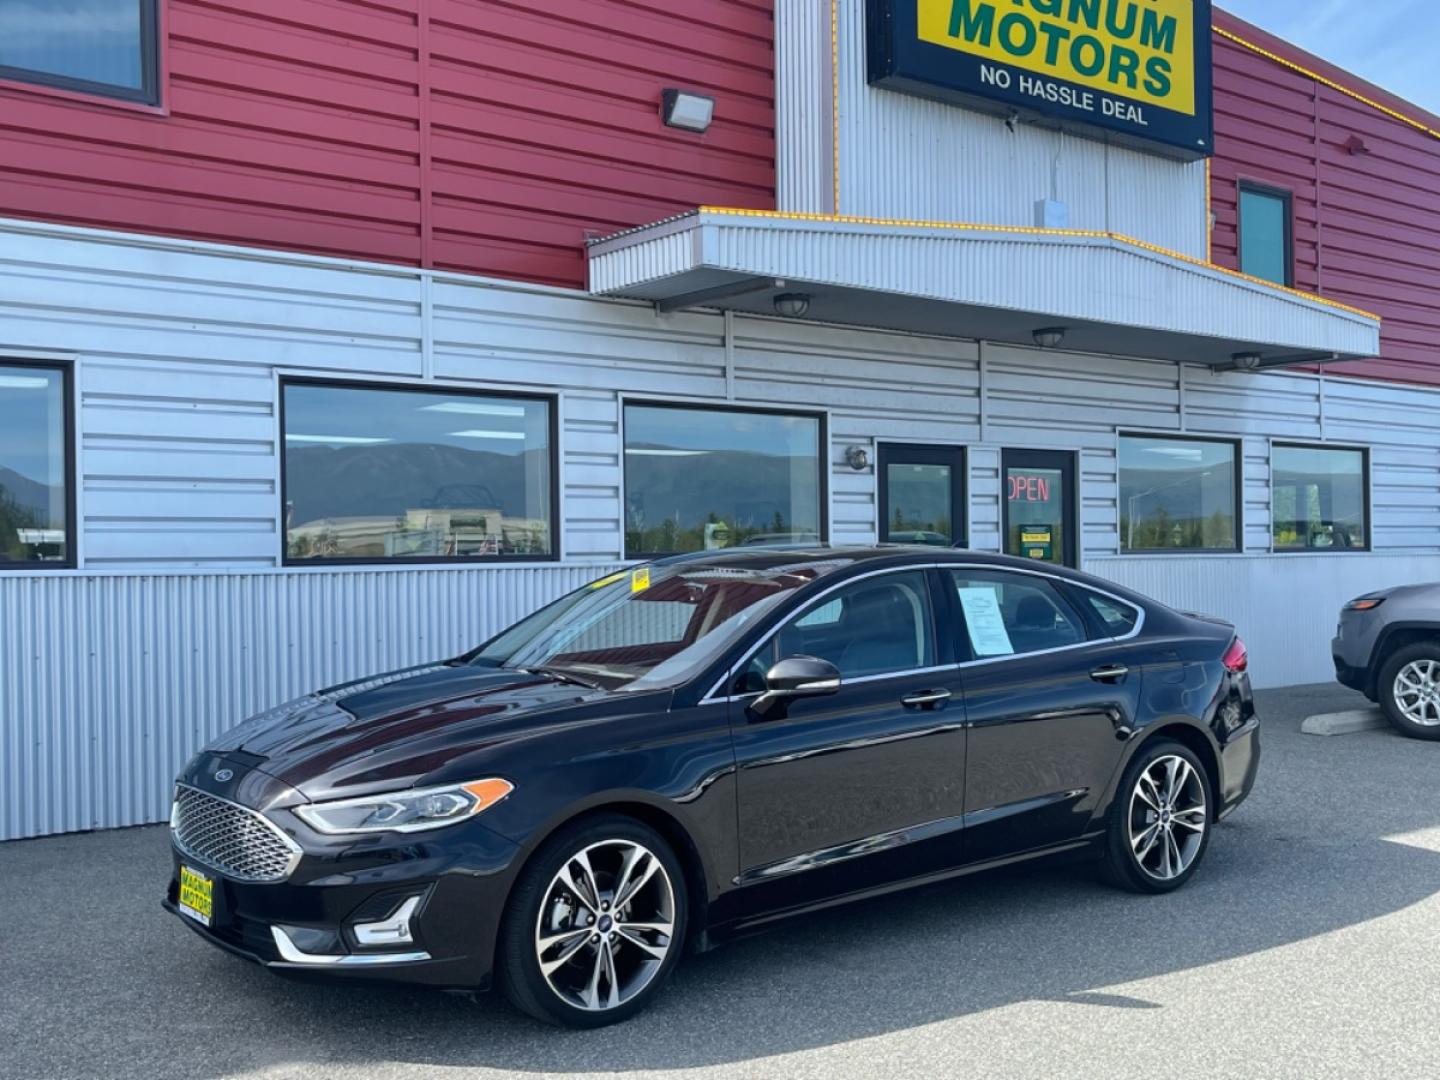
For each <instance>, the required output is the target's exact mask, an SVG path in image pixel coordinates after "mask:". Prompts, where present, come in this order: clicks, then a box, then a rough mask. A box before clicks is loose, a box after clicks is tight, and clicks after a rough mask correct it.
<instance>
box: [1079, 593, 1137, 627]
mask: <svg viewBox="0 0 1440 1080" xmlns="http://www.w3.org/2000/svg"><path fill="white" fill-rule="evenodd" d="M1078 591H1079V593H1080V596H1081V597H1082V599H1083V602H1084V603H1086V604H1088V605H1089V606H1090V610H1091V611H1093V612H1095V614H1096V616H1097V617H1098V618H1099V619H1100V622H1101V624H1102V625H1103V626H1104V627H1105V631H1106V633H1108V634H1109V635H1110V636H1111V637H1124V636H1125V635H1126V634H1129V633H1132V632H1133V631H1134V629H1135V627H1136V626H1137V625H1139V622H1140V611H1139V609H1138V608H1134V607H1132V606H1131V605H1129V604H1127V603H1125V602H1123V601H1121V600H1112V599H1110V598H1109V597H1108V596H1101V595H1100V594H1099V593H1095V592H1091V591H1090V590H1089V589H1080V590H1078Z"/></svg>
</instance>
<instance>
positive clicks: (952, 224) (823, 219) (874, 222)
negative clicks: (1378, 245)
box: [700, 206, 1380, 322]
mask: <svg viewBox="0 0 1440 1080" xmlns="http://www.w3.org/2000/svg"><path fill="white" fill-rule="evenodd" d="M700 213H702V214H725V215H727V216H730V217H746V218H767V219H770V220H772V221H776V220H778V221H814V222H820V223H824V224H831V225H871V226H876V227H878V228H885V229H946V230H949V231H951V232H989V233H1017V234H1021V235H1025V236H1066V237H1076V238H1081V239H1090V240H1112V241H1114V242H1115V243H1117V244H1124V245H1125V246H1127V247H1133V248H1138V249H1139V250H1141V251H1149V252H1152V253H1154V254H1156V255H1163V256H1165V257H1166V258H1168V259H1176V260H1179V261H1180V262H1184V263H1189V264H1190V265H1191V266H1198V267H1201V268H1202V269H1205V270H1213V271H1215V272H1216V273H1219V274H1224V275H1225V276H1227V277H1232V278H1237V279H1239V280H1240V281H1248V282H1249V283H1250V284H1252V285H1260V286H1262V287H1264V288H1266V289H1271V290H1273V291H1275V292H1281V293H1286V294H1288V295H1290V296H1295V297H1299V298H1300V299H1301V300H1309V301H1311V302H1312V303H1316V304H1324V305H1325V306H1326V307H1332V308H1336V309H1338V310H1340V311H1348V312H1350V313H1351V314H1352V315H1359V316H1361V317H1363V318H1366V319H1374V320H1375V321H1376V322H1379V321H1380V316H1379V315H1376V314H1374V313H1373V312H1369V311H1366V310H1364V309H1363V308H1357V307H1351V306H1350V305H1349V304H1342V303H1340V302H1339V301H1338V300H1329V299H1326V298H1325V297H1323V296H1316V295H1315V294H1313V293H1307V292H1302V291H1301V290H1299V289H1292V288H1289V287H1288V286H1285V285H1276V284H1275V283H1274V282H1273V281H1266V280H1265V279H1264V278H1258V277H1254V276H1253V275H1251V274H1242V273H1241V272H1240V271H1239V270H1231V269H1230V268H1229V267H1226V266H1216V265H1215V264H1214V263H1211V262H1207V261H1206V260H1204V259H1197V258H1196V257H1195V256H1193V255H1186V254H1185V253H1184V252H1182V251H1171V250H1170V249H1169V248H1163V247H1161V246H1160V245H1158V244H1151V243H1148V242H1146V241H1144V240H1137V239H1135V238H1134V237H1133V236H1126V235H1125V234H1124V233H1116V232H1105V231H1103V230H1100V229H1042V228H1039V227H1035V226H1029V225H976V224H971V223H967V222H959V221H910V220H902V219H895V218H876V217H853V216H851V215H848V214H801V213H796V212H794V211H786V210H743V209H739V208H737V207H733V206H702V207H700Z"/></svg>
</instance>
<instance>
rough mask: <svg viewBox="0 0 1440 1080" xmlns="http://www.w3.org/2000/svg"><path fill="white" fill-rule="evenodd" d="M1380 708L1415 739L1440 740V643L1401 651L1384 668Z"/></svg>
mask: <svg viewBox="0 0 1440 1080" xmlns="http://www.w3.org/2000/svg"><path fill="white" fill-rule="evenodd" d="M1379 688H1380V708H1381V709H1383V710H1384V712H1385V717H1386V719H1388V720H1389V721H1390V723H1391V724H1392V725H1394V727H1395V728H1396V730H1398V731H1400V732H1401V733H1402V734H1405V735H1409V736H1410V737H1411V738H1412V739H1440V643H1434V642H1424V641H1422V642H1418V643H1417V644H1414V645H1407V646H1405V647H1404V648H1403V649H1397V650H1396V651H1395V652H1394V653H1393V654H1392V655H1391V656H1390V657H1389V659H1387V660H1386V661H1385V663H1384V664H1383V665H1381V668H1380V679H1379Z"/></svg>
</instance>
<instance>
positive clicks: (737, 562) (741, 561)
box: [654, 544, 1108, 584]
mask: <svg viewBox="0 0 1440 1080" xmlns="http://www.w3.org/2000/svg"><path fill="white" fill-rule="evenodd" d="M937 562H939V563H951V562H953V563H957V564H970V565H976V564H979V565H982V566H994V567H996V568H1003V569H1013V570H1028V571H1031V572H1032V573H1033V572H1035V571H1042V572H1044V573H1047V574H1051V573H1053V574H1054V575H1055V576H1056V577H1066V578H1071V579H1073V580H1075V581H1079V582H1087V581H1095V580H1096V579H1093V578H1091V577H1090V576H1089V575H1088V574H1082V573H1080V572H1079V571H1076V570H1071V569H1069V568H1068V567H1063V566H1056V565H1055V564H1053V563H1037V562H1035V560H1033V559H1019V558H1016V557H1014V556H1012V555H998V554H996V553H994V552H989V551H970V550H968V549H965V548H942V547H935V546H933V545H928V544H784V545H779V544H777V545H765V546H756V547H739V548H723V549H720V550H717V551H695V552H689V553H687V554H683V555H670V556H667V557H665V558H661V559H657V560H655V564H654V565H656V566H674V565H684V566H685V567H686V569H687V570H689V569H702V570H708V569H714V570H755V571H765V570H773V569H775V568H776V567H781V566H799V565H821V564H828V565H829V566H830V567H831V568H832V569H834V570H838V569H842V568H849V567H854V566H859V565H862V564H865V565H869V564H875V565H884V564H886V563H893V564H895V565H905V564H907V563H937ZM1107 584H1108V583H1107Z"/></svg>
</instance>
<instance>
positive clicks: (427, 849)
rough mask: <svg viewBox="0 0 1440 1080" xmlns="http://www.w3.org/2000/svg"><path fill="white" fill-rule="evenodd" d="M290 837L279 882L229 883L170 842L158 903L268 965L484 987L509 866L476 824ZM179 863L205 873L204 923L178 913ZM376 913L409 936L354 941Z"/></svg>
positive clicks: (495, 841)
mask: <svg viewBox="0 0 1440 1080" xmlns="http://www.w3.org/2000/svg"><path fill="white" fill-rule="evenodd" d="M297 820H298V819H297ZM290 824H291V823H289V822H286V825H287V826H289V825H290ZM287 831H292V830H291V829H289V828H287ZM300 833H301V830H300V829H298V828H297V829H294V830H293V832H292V835H295V839H296V840H297V841H298V842H299V843H300V844H301V847H302V848H303V849H304V850H305V853H304V854H303V855H302V857H301V859H300V861H299V863H298V864H297V866H296V868H295V870H294V872H293V873H292V874H291V875H290V877H289V878H287V879H286V880H285V881H282V882H273V883H271V882H267V883H256V882H246V881H239V880H236V879H234V878H231V877H229V876H227V875H226V874H224V873H223V872H221V871H220V870H217V869H216V868H215V867H213V866H208V865H206V864H205V863H204V862H202V861H199V860H196V859H194V858H192V857H190V856H189V855H187V854H185V853H183V852H182V851H180V850H179V849H178V848H177V847H175V845H174V844H173V843H172V845H171V854H172V871H171V877H170V883H169V886H168V888H167V890H166V893H165V899H164V901H163V905H164V907H165V908H166V910H168V911H171V912H173V913H175V914H176V915H177V916H178V917H179V918H180V919H181V921H182V922H184V923H185V924H186V925H187V926H189V927H190V929H192V930H194V931H195V932H196V933H197V934H199V935H200V936H201V937H203V938H204V939H205V940H207V941H209V942H210V943H211V944H213V945H216V946H218V947H219V948H222V949H225V950H226V951H227V952H231V953H234V954H236V955H238V956H241V957H244V958H245V959H248V960H252V961H254V962H256V963H260V964H263V965H264V966H266V967H268V968H271V969H274V970H276V971H286V972H301V973H323V974H326V975H335V976H341V977H356V978H368V979H381V980H385V981H393V982H408V983H417V984H423V985H427V986H435V987H443V988H446V989H465V990H477V989H484V988H486V987H487V986H488V984H489V981H490V974H491V965H492V960H493V957H494V953H495V942H496V938H497V936H498V934H499V924H500V918H501V915H502V913H503V911H504V905H505V899H506V897H507V895H508V892H509V887H510V884H511V880H512V877H513V871H514V870H515V869H516V868H517V867H516V863H517V860H516V854H517V850H518V849H517V847H516V845H515V844H513V843H512V842H510V841H509V840H506V839H504V838H503V837H500V836H498V835H496V834H495V833H493V832H490V831H489V830H488V829H486V828H485V827H484V826H483V825H481V824H480V823H479V822H476V821H472V822H466V823H464V824H461V825H456V826H453V827H452V828H450V829H443V830H437V831H436V832H435V833H433V834H430V835H428V836H424V837H423V838H422V837H420V836H418V835H416V834H411V835H409V836H388V837H387V836H384V835H383V834H381V835H377V836H374V837H363V838H358V839H357V838H354V837H347V838H344V839H343V841H341V842H340V843H337V842H336V840H337V838H320V837H318V836H317V835H314V834H312V835H311V836H309V837H307V836H304V835H299V834H300ZM307 841H308V842H307ZM182 865H185V866H188V867H190V868H192V869H193V870H196V871H198V872H200V873H201V874H203V875H205V876H206V877H208V878H210V879H211V880H212V881H214V886H213V906H214V910H213V913H212V916H211V922H210V925H209V926H205V925H202V924H201V923H200V922H198V921H196V920H195V919H193V918H191V917H189V916H188V915H185V914H183V913H182V912H181V911H180V908H179V904H178V899H179V887H180V882H179V876H180V867H181V866H182ZM407 914H408V919H406V918H403V916H405V915H407ZM397 916H401V917H402V918H399V919H397ZM387 920H388V921H395V922H403V923H405V927H404V929H408V932H409V933H408V938H409V940H395V939H392V940H388V941H386V942H385V943H383V944H367V943H365V942H362V941H361V940H359V938H358V937H357V934H356V930H355V928H356V926H357V925H364V924H369V925H371V926H373V925H374V924H377V923H380V924H384V923H386V922H387Z"/></svg>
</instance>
